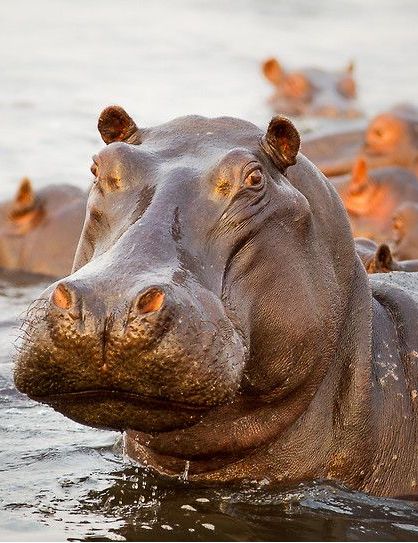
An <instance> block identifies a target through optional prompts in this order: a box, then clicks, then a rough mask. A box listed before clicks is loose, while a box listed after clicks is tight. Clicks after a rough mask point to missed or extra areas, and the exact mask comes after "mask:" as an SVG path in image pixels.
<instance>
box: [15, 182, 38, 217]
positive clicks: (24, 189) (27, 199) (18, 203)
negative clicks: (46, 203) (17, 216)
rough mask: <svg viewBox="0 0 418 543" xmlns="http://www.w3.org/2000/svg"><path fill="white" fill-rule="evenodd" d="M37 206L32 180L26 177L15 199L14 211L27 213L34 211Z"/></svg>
mask: <svg viewBox="0 0 418 543" xmlns="http://www.w3.org/2000/svg"><path fill="white" fill-rule="evenodd" d="M34 205H35V192H34V190H33V188H32V183H31V181H30V179H28V178H27V177H24V178H23V179H22V180H21V182H20V185H19V188H18V189H17V192H16V195H15V198H14V200H13V210H14V211H23V210H25V211H27V210H29V209H32V208H33V207H34Z"/></svg>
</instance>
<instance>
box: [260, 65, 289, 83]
mask: <svg viewBox="0 0 418 543" xmlns="http://www.w3.org/2000/svg"><path fill="white" fill-rule="evenodd" d="M261 69H262V71H263V74H264V76H265V78H266V79H268V80H269V81H270V83H273V85H280V84H281V83H282V81H283V79H284V70H283V68H282V67H281V65H280V64H279V62H278V61H277V60H276V59H275V58H269V59H267V60H265V61H264V62H263V64H262V67H261Z"/></svg>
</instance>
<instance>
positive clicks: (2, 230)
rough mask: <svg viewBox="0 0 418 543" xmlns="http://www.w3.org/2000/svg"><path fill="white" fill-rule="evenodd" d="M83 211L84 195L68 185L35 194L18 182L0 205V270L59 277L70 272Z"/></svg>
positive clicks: (25, 180) (84, 209) (84, 208)
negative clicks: (11, 193) (13, 194)
mask: <svg viewBox="0 0 418 543" xmlns="http://www.w3.org/2000/svg"><path fill="white" fill-rule="evenodd" d="M85 212H86V195H85V193H84V192H83V191H82V190H81V189H79V188H77V187H74V186H71V185H50V186H47V187H45V188H43V189H41V190H39V191H37V192H35V191H34V190H33V188H32V184H31V182H30V181H29V179H26V178H25V179H22V181H21V183H20V186H19V188H18V190H17V193H16V195H15V197H14V199H13V200H12V201H9V202H5V203H2V204H0V267H1V268H4V269H7V270H19V271H24V272H30V273H36V274H42V275H49V276H53V277H60V276H61V277H62V276H64V275H67V274H69V273H70V272H71V267H72V263H73V260H74V255H75V252H76V249H77V244H78V240H79V238H80V234H81V230H82V227H83V222H84V216H85Z"/></svg>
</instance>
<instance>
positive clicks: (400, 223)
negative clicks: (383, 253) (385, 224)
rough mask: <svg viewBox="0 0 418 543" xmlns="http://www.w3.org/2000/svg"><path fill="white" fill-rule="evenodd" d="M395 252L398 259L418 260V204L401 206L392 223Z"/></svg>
mask: <svg viewBox="0 0 418 543" xmlns="http://www.w3.org/2000/svg"><path fill="white" fill-rule="evenodd" d="M392 228H393V230H392V240H393V251H394V254H395V255H396V257H397V258H402V259H405V260H407V259H412V258H418V203H412V202H405V203H404V204H402V205H400V206H399V207H398V208H397V209H396V211H395V214H394V216H393V221H392Z"/></svg>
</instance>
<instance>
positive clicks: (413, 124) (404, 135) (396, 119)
mask: <svg viewBox="0 0 418 543" xmlns="http://www.w3.org/2000/svg"><path fill="white" fill-rule="evenodd" d="M361 155H362V156H363V158H364V159H365V160H366V162H367V165H368V166H369V167H370V168H377V167H381V166H402V167H404V168H408V169H409V170H411V171H412V172H414V173H415V174H416V175H418V109H417V108H416V107H414V106H412V105H398V106H395V107H394V108H392V109H391V110H389V111H387V112H385V113H381V114H380V115H377V116H376V117H375V118H374V119H372V120H371V121H370V123H369V126H368V127H367V130H366V135H365V141H364V146H363V150H362V153H361Z"/></svg>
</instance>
